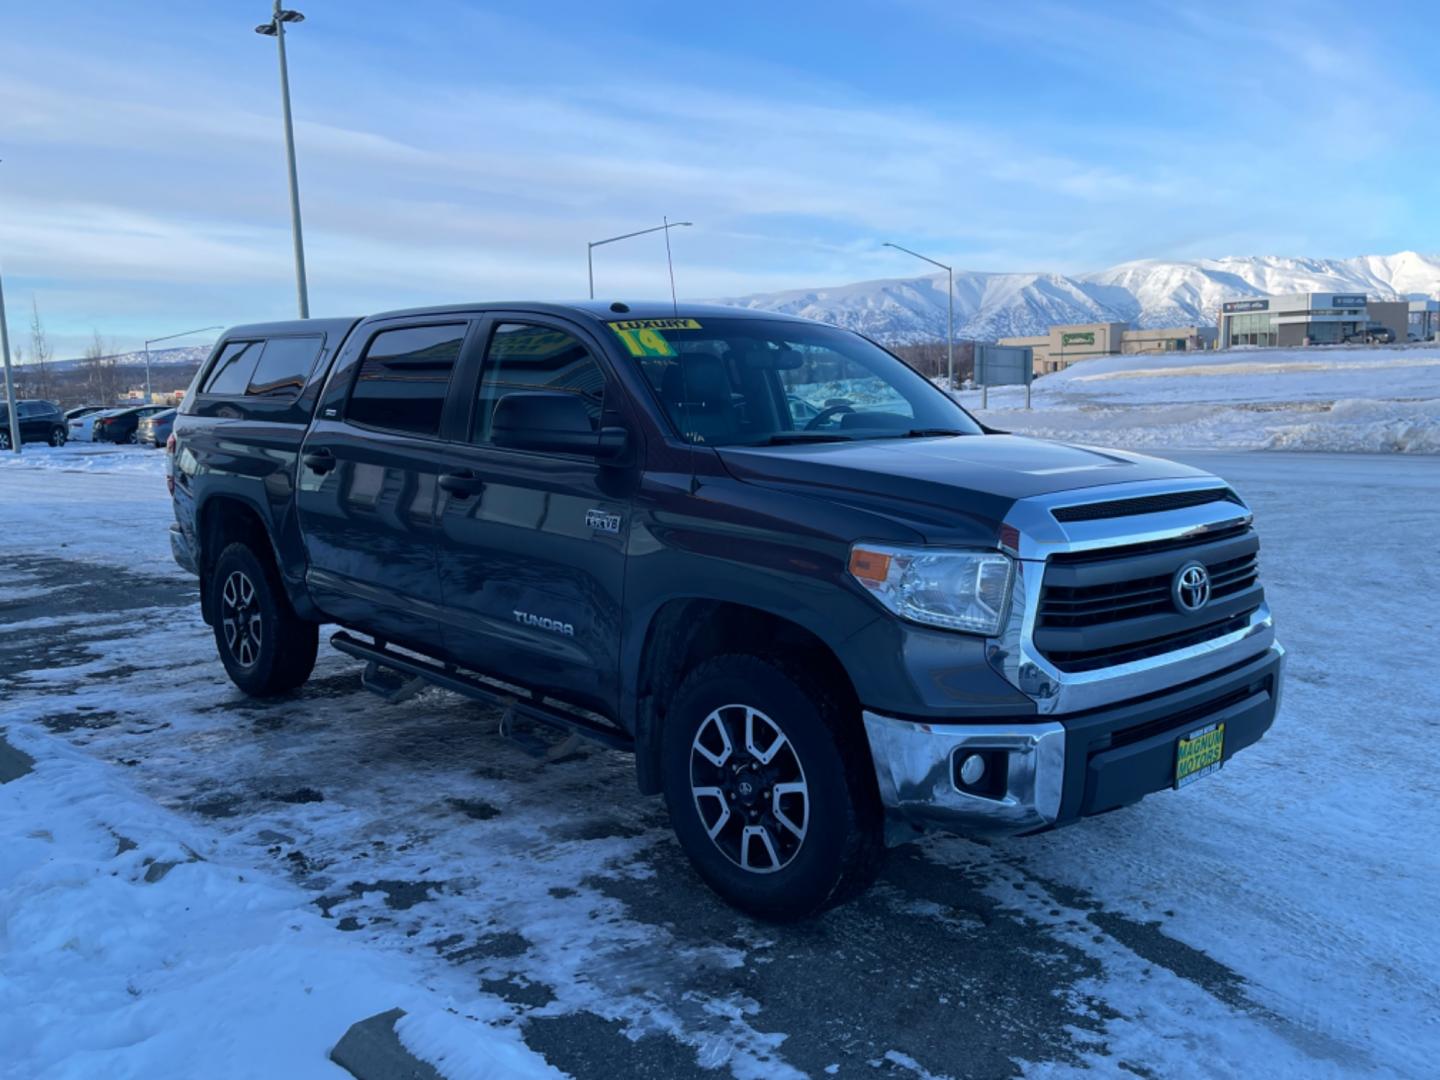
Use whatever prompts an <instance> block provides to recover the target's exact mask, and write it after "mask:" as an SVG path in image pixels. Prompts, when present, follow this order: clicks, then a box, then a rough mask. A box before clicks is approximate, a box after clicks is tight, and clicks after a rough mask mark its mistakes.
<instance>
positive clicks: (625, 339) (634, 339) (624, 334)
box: [611, 326, 675, 356]
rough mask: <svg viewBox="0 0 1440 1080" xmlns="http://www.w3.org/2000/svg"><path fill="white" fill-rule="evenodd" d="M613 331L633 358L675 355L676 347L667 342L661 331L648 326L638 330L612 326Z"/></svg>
mask: <svg viewBox="0 0 1440 1080" xmlns="http://www.w3.org/2000/svg"><path fill="white" fill-rule="evenodd" d="M611 329H612V330H614V331H615V333H616V334H617V335H618V336H619V338H620V341H621V343H622V344H623V345H624V346H625V348H626V349H628V350H629V352H630V355H631V356H674V355H675V349H674V347H673V346H672V345H671V344H670V342H668V341H666V340H665V335H664V334H662V333H660V331H659V330H655V329H652V328H650V327H648V326H647V327H644V328H642V329H637V330H628V329H623V328H622V327H619V326H612V327H611Z"/></svg>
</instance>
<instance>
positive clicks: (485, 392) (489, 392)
mask: <svg viewBox="0 0 1440 1080" xmlns="http://www.w3.org/2000/svg"><path fill="white" fill-rule="evenodd" d="M526 390H550V391H555V390H560V391H564V392H565V393H569V394H574V395H575V396H576V397H578V398H579V399H580V400H581V401H582V402H584V403H585V411H586V412H588V413H589V414H590V422H591V424H592V425H595V426H597V427H598V426H599V422H600V412H601V409H602V408H603V407H604V401H605V374H604V372H602V371H601V370H600V366H599V365H598V364H596V363H595V360H594V358H593V357H591V355H590V351H589V350H588V349H586V348H585V346H584V345H582V344H581V343H580V342H579V341H578V340H577V339H576V338H575V337H573V336H572V335H570V334H567V333H566V332H565V331H564V330H556V329H554V328H552V327H549V326H530V325H527V324H525V323H501V324H500V325H499V326H497V327H496V328H495V335H494V337H492V338H491V339H490V351H489V352H488V353H486V356H485V367H484V369H483V370H482V371H481V374H480V391H479V401H478V403H477V404H478V408H477V409H476V412H475V434H474V441H475V442H480V443H486V442H489V441H490V421H491V419H492V417H493V416H494V414H495V404H496V402H498V401H499V400H500V399H501V398H502V397H504V396H505V395H506V394H510V393H515V392H517V391H526Z"/></svg>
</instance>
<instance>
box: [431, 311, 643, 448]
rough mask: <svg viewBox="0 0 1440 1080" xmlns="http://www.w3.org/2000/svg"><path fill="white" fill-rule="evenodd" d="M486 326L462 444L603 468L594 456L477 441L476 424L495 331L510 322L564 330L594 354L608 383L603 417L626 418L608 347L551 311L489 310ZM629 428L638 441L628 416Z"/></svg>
mask: <svg viewBox="0 0 1440 1080" xmlns="http://www.w3.org/2000/svg"><path fill="white" fill-rule="evenodd" d="M484 323H485V325H484V326H483V327H482V329H481V339H480V341H479V342H478V343H477V350H476V357H475V367H474V370H473V371H472V372H471V373H470V377H469V379H468V380H467V381H468V384H469V390H468V392H467V394H466V405H465V418H464V428H463V430H462V432H461V435H462V436H463V437H462V438H461V439H460V440H459V441H460V442H461V444H462V445H464V446H467V447H470V448H471V449H474V450H478V451H481V452H484V453H494V454H503V455H505V456H507V457H511V458H514V459H517V460H522V461H524V460H529V461H573V462H580V463H584V464H591V465H594V466H595V467H596V469H599V467H600V463H599V461H598V460H597V459H596V458H595V455H593V454H585V453H574V454H569V453H564V452H561V451H555V450H526V449H523V448H521V447H516V446H497V445H496V444H495V443H493V442H476V441H475V438H474V434H475V422H476V421H477V420H478V419H479V415H480V414H479V401H480V383H481V381H482V380H483V379H484V378H485V371H486V369H487V368H488V367H489V366H490V344H491V342H492V341H494V340H495V331H496V330H498V329H499V328H500V327H501V326H503V325H506V324H509V323H519V324H521V325H529V326H543V327H546V328H547V329H551V330H561V331H563V332H565V333H567V334H569V335H570V336H571V337H573V338H574V339H575V340H576V341H578V342H579V343H580V344H581V345H583V346H584V347H585V349H586V351H587V352H589V354H590V359H591V360H592V361H593V362H594V363H595V366H596V367H598V368H599V369H600V375H601V377H602V378H603V379H604V380H605V390H604V398H603V404H602V407H601V413H600V415H601V417H602V419H603V417H604V416H605V415H606V413H613V414H617V415H624V413H625V411H624V410H623V409H620V408H618V407H617V406H618V405H619V404H620V403H621V402H624V401H625V400H627V395H626V394H625V393H623V392H622V391H621V390H620V389H619V380H618V379H617V378H616V376H615V372H614V371H613V369H612V366H611V364H610V362H609V357H608V356H606V354H605V350H604V348H602V347H601V345H600V343H599V342H598V341H597V340H595V337H594V335H592V334H590V333H588V332H587V328H586V327H583V326H581V325H579V324H577V323H572V322H570V321H569V320H568V319H562V318H559V317H557V316H554V315H551V314H549V313H548V312H538V311H537V312H530V311H487V312H485V320H484ZM626 426H627V427H628V428H630V429H631V437H632V438H635V437H636V433H635V431H634V428H635V425H634V423H633V421H631V420H629V418H628V417H627V420H626Z"/></svg>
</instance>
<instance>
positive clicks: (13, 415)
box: [0, 281, 20, 454]
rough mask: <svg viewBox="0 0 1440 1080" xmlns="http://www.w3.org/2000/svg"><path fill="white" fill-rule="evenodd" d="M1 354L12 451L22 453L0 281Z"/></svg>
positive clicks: (17, 408)
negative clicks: (2, 355) (3, 356)
mask: <svg viewBox="0 0 1440 1080" xmlns="http://www.w3.org/2000/svg"><path fill="white" fill-rule="evenodd" d="M0 353H4V355H5V400H6V401H7V402H8V403H9V406H10V407H9V414H10V449H11V450H14V451H15V453H17V454H18V453H20V408H19V402H17V401H16V400H15V377H14V375H12V374H11V371H10V326H9V324H8V323H7V322H6V321H5V283H4V282H3V281H0Z"/></svg>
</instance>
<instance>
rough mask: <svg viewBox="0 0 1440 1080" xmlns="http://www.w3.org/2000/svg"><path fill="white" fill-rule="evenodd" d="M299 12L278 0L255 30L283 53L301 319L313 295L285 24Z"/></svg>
mask: <svg viewBox="0 0 1440 1080" xmlns="http://www.w3.org/2000/svg"><path fill="white" fill-rule="evenodd" d="M304 21H305V16H304V15H301V14H300V12H298V11H287V10H286V9H284V8H282V7H281V6H280V0H275V15H274V17H273V18H271V20H270V21H269V22H267V23H261V24H260V25H259V26H257V27H255V32H256V33H257V34H263V35H264V36H265V37H273V38H274V39H275V44H276V46H278V48H279V50H280V107H281V110H282V112H283V113H284V115H285V160H286V163H287V164H288V165H289V168H290V232H291V234H292V235H293V237H294V240H295V289H296V291H297V292H298V293H299V297H300V318H302V319H308V318H309V317H310V295H309V291H308V290H307V289H306V287H305V240H304V238H303V236H302V235H301V232H300V182H299V180H297V179H296V177H295V129H294V126H293V125H292V124H291V122H290V71H289V67H288V66H287V65H286V63H285V24H286V23H299V22H304Z"/></svg>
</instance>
